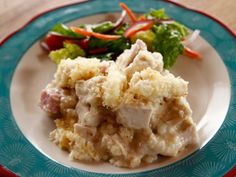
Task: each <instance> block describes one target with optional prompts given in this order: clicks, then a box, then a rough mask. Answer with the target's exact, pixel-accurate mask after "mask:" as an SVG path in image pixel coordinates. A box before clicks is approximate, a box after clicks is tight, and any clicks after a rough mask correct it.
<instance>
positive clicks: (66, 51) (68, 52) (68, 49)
mask: <svg viewBox="0 0 236 177" xmlns="http://www.w3.org/2000/svg"><path fill="white" fill-rule="evenodd" d="M63 45H64V48H61V49H58V50H53V51H51V52H50V54H49V57H50V58H51V59H52V61H54V62H55V63H56V64H59V63H60V61H61V59H62V58H63V59H64V58H71V59H74V58H76V57H78V56H82V57H84V56H85V52H84V50H83V49H81V48H80V47H79V46H78V45H76V44H69V43H64V44H63Z"/></svg>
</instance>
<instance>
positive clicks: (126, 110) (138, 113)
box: [117, 105, 153, 129]
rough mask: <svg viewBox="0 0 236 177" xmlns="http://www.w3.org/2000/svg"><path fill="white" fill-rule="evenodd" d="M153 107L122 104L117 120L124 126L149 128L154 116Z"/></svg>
mask: <svg viewBox="0 0 236 177" xmlns="http://www.w3.org/2000/svg"><path fill="white" fill-rule="evenodd" d="M152 112H153V109H152V108H150V107H143V106H140V105H135V106H134V105H122V107H121V108H119V109H118V110H117V122H118V123H121V124H122V125H123V126H124V127H128V128H134V129H147V128H149V123H150V120H151V117H152Z"/></svg>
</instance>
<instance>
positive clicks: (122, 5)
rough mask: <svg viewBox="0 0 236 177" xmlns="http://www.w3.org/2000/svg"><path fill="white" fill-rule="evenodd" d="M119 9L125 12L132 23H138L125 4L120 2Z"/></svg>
mask: <svg viewBox="0 0 236 177" xmlns="http://www.w3.org/2000/svg"><path fill="white" fill-rule="evenodd" d="M120 7H121V8H122V9H123V10H125V11H126V12H127V14H128V16H129V17H130V19H131V21H132V22H133V23H135V22H137V21H138V20H137V18H136V17H135V15H134V13H133V12H132V10H131V9H130V8H129V7H128V6H127V5H126V4H125V3H123V2H121V3H120Z"/></svg>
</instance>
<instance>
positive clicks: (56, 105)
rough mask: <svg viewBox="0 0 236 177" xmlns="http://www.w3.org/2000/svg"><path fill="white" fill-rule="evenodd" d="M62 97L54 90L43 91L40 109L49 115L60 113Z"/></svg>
mask: <svg viewBox="0 0 236 177" xmlns="http://www.w3.org/2000/svg"><path fill="white" fill-rule="evenodd" d="M60 100H61V96H60V94H59V93H58V92H56V91H52V90H50V91H49V90H46V89H45V90H43V91H42V93H41V98H40V107H41V108H42V109H43V110H44V111H46V112H47V113H49V114H59V113H60Z"/></svg>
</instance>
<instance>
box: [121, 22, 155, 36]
mask: <svg viewBox="0 0 236 177" xmlns="http://www.w3.org/2000/svg"><path fill="white" fill-rule="evenodd" d="M152 26H153V22H152V21H147V20H146V21H138V22H136V23H135V24H133V26H131V27H130V28H129V29H128V30H127V31H126V32H125V37H130V36H133V35H134V34H136V33H137V32H139V31H146V30H149V29H150V28H151V27H152Z"/></svg>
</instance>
